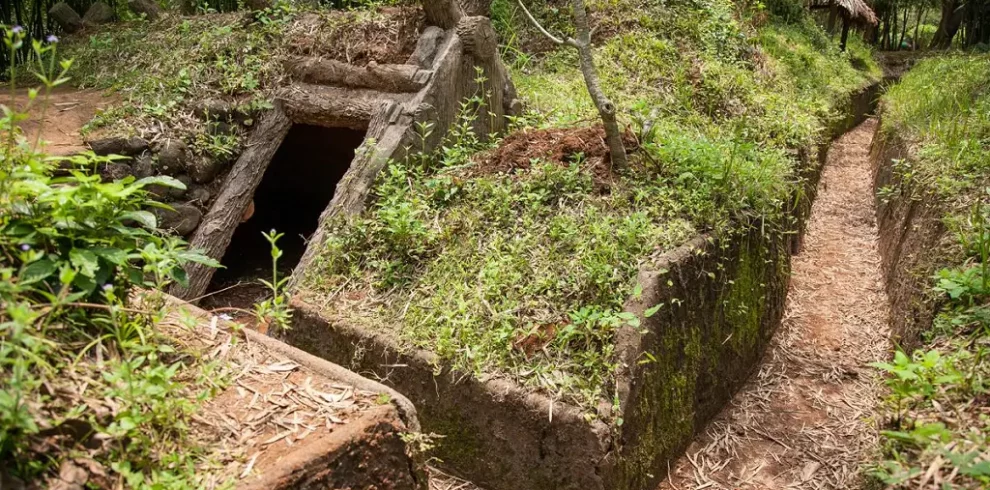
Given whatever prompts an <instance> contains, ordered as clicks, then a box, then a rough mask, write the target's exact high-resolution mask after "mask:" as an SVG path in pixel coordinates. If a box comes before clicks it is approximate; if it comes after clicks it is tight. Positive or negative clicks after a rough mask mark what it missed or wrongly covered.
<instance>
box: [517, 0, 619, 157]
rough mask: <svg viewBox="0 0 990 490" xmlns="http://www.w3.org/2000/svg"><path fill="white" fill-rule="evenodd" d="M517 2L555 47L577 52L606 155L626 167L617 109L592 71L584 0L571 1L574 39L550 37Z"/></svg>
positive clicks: (591, 55)
mask: <svg viewBox="0 0 990 490" xmlns="http://www.w3.org/2000/svg"><path fill="white" fill-rule="evenodd" d="M517 1H518V2H519V6H520V7H522V10H523V12H525V13H526V17H528V18H529V20H530V22H532V23H533V26H535V27H536V28H537V29H538V30H539V31H540V32H541V33H543V35H544V36H546V37H548V38H549V39H550V40H551V41H553V42H554V44H558V45H567V46H571V47H573V48H575V49H577V51H578V59H579V60H580V63H581V74H582V75H584V83H585V85H587V87H588V93H589V94H591V100H592V101H594V103H595V107H596V108H597V109H598V114H599V115H600V116H601V118H602V124H603V125H604V126H605V142H606V143H607V144H608V152H609V156H610V157H611V158H612V164H613V165H616V166H618V167H620V168H621V167H625V166H626V147H625V146H624V145H623V144H622V133H621V132H620V131H619V123H618V120H617V119H616V107H615V104H613V103H612V101H611V100H610V99H609V98H608V97H607V96H606V95H605V92H604V91H602V87H601V82H600V81H599V79H598V72H597V71H596V70H595V59H594V55H593V53H592V52H591V48H592V46H591V28H590V26H589V25H588V10H587V9H586V8H585V6H584V0H571V7H572V9H573V12H572V15H573V16H574V30H575V33H576V34H575V35H576V37H574V38H570V37H569V38H567V39H562V38H560V37H557V36H554V35H553V34H550V32H548V31H547V30H546V29H544V28H543V26H542V25H540V22H539V21H537V20H536V17H533V14H531V13H529V10H528V9H527V8H526V5H524V4H523V2H522V0H517Z"/></svg>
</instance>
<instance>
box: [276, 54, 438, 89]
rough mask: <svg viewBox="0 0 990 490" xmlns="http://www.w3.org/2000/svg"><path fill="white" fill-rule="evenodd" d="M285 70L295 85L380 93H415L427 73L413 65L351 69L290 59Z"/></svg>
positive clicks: (334, 62)
mask: <svg viewBox="0 0 990 490" xmlns="http://www.w3.org/2000/svg"><path fill="white" fill-rule="evenodd" d="M285 67H286V70H288V71H289V73H290V74H291V75H292V77H293V79H295V80H296V81H299V82H304V83H312V84H317V85H332V86H337V87H350V88H368V89H374V90H378V91H381V92H419V91H420V90H421V89H422V88H423V87H424V86H426V83H427V82H428V81H429V80H430V75H431V73H430V72H429V71H428V70H422V69H420V67H418V66H416V65H393V64H382V65H379V64H377V63H370V64H368V65H367V66H363V67H362V66H355V65H350V64H347V63H342V62H340V61H337V60H326V59H320V58H311V57H302V56H297V57H293V58H292V59H290V60H289V61H287V62H286V63H285Z"/></svg>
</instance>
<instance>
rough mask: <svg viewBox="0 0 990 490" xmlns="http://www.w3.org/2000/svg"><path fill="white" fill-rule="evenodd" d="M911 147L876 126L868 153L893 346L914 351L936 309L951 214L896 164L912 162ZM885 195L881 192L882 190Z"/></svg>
mask: <svg viewBox="0 0 990 490" xmlns="http://www.w3.org/2000/svg"><path fill="white" fill-rule="evenodd" d="M911 158H912V157H911V155H910V153H909V151H908V143H907V142H905V141H904V140H903V139H901V138H900V137H899V136H898V135H897V134H896V133H893V132H890V131H887V130H885V129H884V125H883V120H882V119H881V121H880V124H877V129H876V134H875V135H874V137H873V146H872V147H871V149H870V162H871V164H872V165H873V184H874V189H875V190H876V191H877V227H878V228H879V233H880V244H879V251H880V259H881V267H882V269H883V276H884V279H885V281H886V287H887V297H888V299H889V303H890V323H891V331H892V333H893V336H894V339H893V340H894V342H895V343H897V344H898V345H901V346H902V347H904V348H905V349H910V348H911V347H913V346H916V345H917V344H918V342H919V341H920V335H921V333H922V332H924V331H925V330H927V329H929V328H930V327H931V326H932V321H933V320H934V318H935V314H936V312H937V310H938V302H937V299H936V297H935V296H934V295H933V294H932V293H931V285H932V278H931V277H932V275H933V274H935V272H936V271H938V269H940V268H942V267H944V266H945V265H946V264H947V263H949V259H950V258H951V257H950V255H951V254H950V252H949V249H950V247H948V246H947V244H946V243H945V241H946V240H951V238H950V237H948V236H947V235H948V233H947V231H948V230H947V229H946V226H945V223H944V222H943V220H942V218H943V217H944V216H945V215H946V214H947V211H948V210H947V209H945V207H944V206H943V205H942V204H941V203H940V200H939V199H938V198H937V196H935V195H934V194H933V193H932V192H930V191H929V190H928V189H926V188H925V187H924V186H923V184H921V183H919V182H917V181H914V180H912V179H910V178H906V177H905V176H904V174H903V173H901V172H900V171H898V169H897V163H896V162H907V163H910V161H911ZM881 190H882V191H881Z"/></svg>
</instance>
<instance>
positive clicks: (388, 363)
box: [284, 88, 875, 490]
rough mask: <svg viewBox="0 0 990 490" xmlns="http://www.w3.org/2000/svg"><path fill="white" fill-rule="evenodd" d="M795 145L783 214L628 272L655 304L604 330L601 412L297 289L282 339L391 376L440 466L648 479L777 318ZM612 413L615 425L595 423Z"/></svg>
mask: <svg viewBox="0 0 990 490" xmlns="http://www.w3.org/2000/svg"><path fill="white" fill-rule="evenodd" d="M874 100H875V92H874V91H873V89H872V88H870V89H868V90H865V91H863V92H862V93H859V94H856V96H855V97H853V98H851V99H850V101H849V110H856V111H857V113H856V114H855V116H854V117H849V118H844V119H842V121H839V122H837V123H836V124H835V125H834V126H832V128H831V130H830V131H831V134H833V135H837V134H841V133H842V132H844V131H845V130H846V129H849V128H851V127H852V126H853V125H855V124H856V123H858V122H860V121H862V120H863V118H864V116H865V113H866V112H867V110H868V109H870V108H872V102H873V101H874ZM799 155H800V156H801V158H802V160H803V163H804V165H803V167H804V169H805V170H804V171H803V173H802V174H803V176H804V177H805V180H806V182H805V185H804V186H802V189H801V190H800V191H798V192H796V193H795V195H794V196H793V199H792V200H791V203H790V205H789V207H790V209H789V210H788V211H789V212H788V213H786V217H785V218H783V219H782V220H781V222H779V223H759V222H757V223H750V224H749V225H748V226H745V227H742V229H740V230H739V231H737V232H735V233H731V234H726V235H723V236H720V237H713V236H708V235H702V236H698V237H695V238H694V239H693V240H691V241H689V242H688V243H686V244H684V245H682V246H681V247H678V248H677V249H675V250H672V251H670V252H668V253H667V254H666V255H665V257H664V258H662V259H661V263H663V267H662V268H660V269H658V270H651V271H642V272H641V273H640V275H639V281H640V283H641V285H642V286H643V288H642V294H641V295H640V296H639V297H637V298H633V299H630V301H629V302H628V304H627V309H628V310H629V311H632V312H634V313H637V314H640V315H641V316H642V314H643V312H645V310H647V309H649V308H651V307H653V306H655V305H657V304H663V306H662V307H661V308H660V310H659V311H658V312H657V313H656V314H655V315H653V316H651V317H649V318H645V317H643V319H642V320H643V321H642V325H641V327H640V328H639V329H631V328H629V329H624V330H622V331H621V332H620V333H619V336H618V338H617V340H616V342H617V346H616V347H617V352H618V353H619V355H620V362H621V363H622V368H621V369H620V371H619V373H617V374H618V380H617V381H618V382H617V386H616V388H617V391H618V397H619V404H618V410H619V412H618V413H614V412H613V407H612V404H611V403H609V402H608V401H604V400H603V402H602V404H601V407H600V408H599V410H598V414H597V415H598V416H599V417H598V418H595V417H587V416H586V414H584V413H581V412H580V411H579V410H578V409H577V408H575V407H572V406H569V405H567V404H564V403H561V402H559V401H554V400H552V399H550V398H548V397H547V396H544V395H542V394H539V393H534V392H532V391H530V390H527V389H525V388H523V387H521V386H518V385H516V384H515V383H513V382H512V381H510V380H506V379H488V380H482V379H477V378H475V377H473V376H471V375H470V374H469V373H459V372H454V371H451V370H449V369H447V368H444V367H442V366H443V363H442V361H441V360H440V359H438V358H437V357H436V356H435V355H434V354H432V353H429V352H426V351H422V350H417V349H410V348H406V347H403V346H402V344H401V343H400V342H398V341H397V340H396V339H395V338H392V337H391V336H390V334H388V333H385V332H387V330H388V329H385V328H383V329H381V331H377V332H376V331H370V330H367V329H361V328H357V327H354V326H351V325H347V324H344V323H341V322H338V321H335V320H334V319H332V318H328V317H324V316H323V315H321V313H320V308H319V307H318V306H316V305H311V304H307V303H306V302H305V297H306V294H305V291H300V292H299V294H297V297H296V303H295V306H296V308H297V314H296V317H295V322H294V326H293V328H292V329H291V330H289V331H287V332H286V333H285V335H284V339H285V340H286V341H287V342H289V343H290V344H292V345H295V346H297V347H300V348H302V349H304V350H306V351H309V352H311V353H313V354H315V355H318V356H320V357H324V358H326V359H330V360H332V361H334V362H337V363H341V364H344V365H348V366H350V367H351V368H352V369H354V370H356V371H358V372H360V373H362V374H368V375H372V376H374V377H376V378H378V379H381V380H382V381H383V382H384V383H386V384H388V385H390V386H394V387H395V388H396V389H397V390H398V391H400V392H401V393H403V394H404V395H406V396H407V397H408V398H409V399H411V400H412V401H413V403H414V404H416V406H417V409H418V411H419V414H420V420H421V422H422V425H423V429H424V431H426V432H435V433H438V434H441V435H443V436H445V437H444V438H443V439H440V440H439V449H438V451H437V457H439V458H440V459H441V460H442V461H443V462H442V463H441V465H442V466H443V467H445V468H448V469H450V470H452V471H453V472H454V473H457V474H459V475H461V476H464V477H466V478H468V479H470V480H472V481H474V482H475V483H477V484H479V485H482V486H484V487H487V488H491V489H494V490H515V489H534V490H535V489H547V490H550V489H581V490H595V489H630V490H632V489H636V490H639V489H650V490H652V489H653V488H655V487H656V484H657V483H658V481H659V480H660V479H661V478H662V477H663V475H664V474H665V473H666V469H667V462H668V461H669V460H670V459H672V458H675V457H677V456H678V455H679V454H680V453H681V451H683V449H684V447H686V446H687V444H688V443H690V441H691V440H692V438H693V437H694V435H695V434H696V433H697V432H698V431H699V430H701V429H702V428H704V426H705V424H706V423H707V422H708V421H709V420H710V419H711V418H712V417H714V416H715V415H716V414H717V413H718V411H719V410H721V408H722V407H723V406H724V405H725V404H726V403H727V402H728V400H729V399H730V398H731V397H732V395H733V394H734V393H735V391H736V390H738V388H739V387H741V386H742V385H743V383H744V382H745V381H746V379H747V378H748V377H749V375H750V374H751V373H752V372H753V370H754V369H755V368H756V366H757V365H758V364H759V360H760V358H761V356H762V355H763V352H764V350H765V347H766V346H767V344H768V343H769V340H770V338H771V336H772V335H773V332H774V331H775V330H776V327H777V325H779V323H780V319H781V317H782V315H783V307H784V300H785V297H786V293H787V284H788V277H789V273H790V253H791V250H792V249H794V248H796V247H797V241H798V238H797V237H799V236H800V232H801V230H802V229H803V226H804V221H805V219H806V217H807V216H808V213H809V212H810V208H811V206H810V201H811V199H812V198H813V196H814V190H815V187H816V186H817V182H818V178H819V176H820V174H821V166H822V164H823V162H824V156H825V151H824V148H809V149H805V150H804V151H801V152H799ZM644 330H645V331H646V333H643V331H644ZM647 354H649V355H647ZM650 356H652V358H651V357H650ZM653 359H655V360H653ZM438 366H440V367H438ZM618 419H621V420H622V423H621V424H620V423H614V424H612V423H606V422H603V420H609V421H611V420H616V421H618Z"/></svg>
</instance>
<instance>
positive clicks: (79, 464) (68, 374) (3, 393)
mask: <svg viewBox="0 0 990 490" xmlns="http://www.w3.org/2000/svg"><path fill="white" fill-rule="evenodd" d="M4 33H5V36H6V37H5V38H4V41H5V43H6V46H7V47H8V49H9V51H15V50H17V49H18V48H19V45H20V43H22V42H24V35H23V31H16V30H10V29H7V30H5V31H4ZM32 44H33V47H32V49H33V51H34V52H35V59H36V60H39V61H40V63H38V64H35V65H31V66H23V67H20V68H21V69H25V70H30V71H33V72H34V73H36V75H37V76H39V78H40V79H41V82H42V88H41V90H40V92H39V91H37V90H35V89H32V98H31V99H32V102H31V104H30V106H28V107H15V105H14V104H13V103H12V102H11V103H9V104H5V105H4V114H3V117H2V118H0V134H2V135H3V141H2V144H0V373H2V379H3V382H2V390H0V460H2V461H3V462H4V464H3V467H2V468H0V469H2V472H3V474H2V477H3V481H4V485H5V486H6V485H8V484H10V485H11V486H13V487H15V488H16V486H17V482H18V481H19V480H20V481H21V482H22V483H23V482H28V483H31V482H34V483H37V484H41V485H42V486H45V487H47V486H48V485H51V484H53V481H54V479H55V478H61V479H62V480H66V483H72V482H73V481H74V482H75V483H76V484H80V485H81V484H82V483H80V481H81V482H83V483H85V482H86V481H87V480H88V482H89V485H93V486H96V487H100V488H110V487H115V488H122V487H125V486H126V487H128V488H213V487H216V486H223V482H224V481H225V480H226V479H225V477H218V476H217V475H218V474H222V472H223V468H224V466H225V465H224V460H223V458H217V459H215V458H216V454H215V453H212V452H211V451H209V450H208V446H209V441H208V440H204V439H203V438H202V437H199V436H197V435H196V434H195V431H193V430H192V425H193V417H194V413H195V411H196V407H197V403H199V402H201V401H203V400H205V399H208V398H210V397H211V396H212V395H214V394H215V393H217V392H218V390H220V389H221V388H222V387H223V385H224V383H225V379H227V376H228V374H229V373H227V371H226V368H225V365H224V363H222V362H219V361H215V360H211V359H210V358H209V357H208V356H206V357H200V356H199V355H198V354H196V353H192V352H189V351H187V350H185V349H184V348H183V347H182V346H181V345H177V344H175V343H174V342H172V341H170V340H169V339H168V338H165V337H164V336H163V335H161V334H160V333H159V330H158V326H157V325H158V322H160V321H161V319H162V317H163V315H164V313H165V310H164V308H163V304H160V303H159V302H157V301H154V300H152V299H150V298H146V299H145V300H144V301H140V302H138V301H135V299H134V296H133V293H134V292H135V291H136V290H137V289H150V290H154V289H160V288H162V287H164V286H165V285H167V284H168V283H170V282H173V281H179V282H182V281H184V280H185V277H184V272H183V265H184V264H186V263H188V262H190V261H196V262H203V263H207V264H211V265H216V264H215V262H213V261H212V260H210V259H207V258H206V257H203V256H201V255H199V254H196V253H193V252H190V251H187V250H185V248H184V244H183V242H182V241H180V240H178V239H176V238H174V237H169V236H163V235H160V234H159V233H158V232H157V231H156V230H155V217H154V214H152V213H151V212H149V211H148V209H149V207H155V206H160V205H159V204H157V203H156V202H155V201H153V200H152V199H151V198H150V197H149V194H148V192H147V191H146V190H145V188H146V187H147V186H150V185H164V186H181V185H182V184H181V183H180V182H178V181H176V180H174V179H172V178H169V177H151V178H145V179H141V180H136V179H135V178H134V177H128V178H126V179H123V180H119V181H115V182H103V181H102V180H101V178H100V176H99V175H98V173H97V172H95V168H96V167H97V166H98V165H101V164H105V163H107V162H108V161H110V160H112V159H113V158H112V157H97V156H95V155H93V154H92V153H86V154H82V155H78V156H74V157H71V158H68V159H64V158H60V159H53V158H49V157H47V156H46V155H44V154H43V153H40V152H39V151H38V149H39V148H40V143H39V141H38V140H37V139H33V138H32V139H27V138H26V137H25V136H24V135H22V134H21V133H20V132H19V130H18V127H17V123H18V122H19V121H21V120H24V119H25V118H26V117H27V114H28V112H30V111H42V112H44V111H46V110H53V109H51V108H49V107H47V103H46V94H47V93H48V92H49V91H50V90H51V89H52V88H54V87H55V86H57V85H60V84H63V83H65V82H66V80H67V70H68V68H69V66H70V65H71V63H70V62H68V61H62V62H59V61H58V58H57V53H56V49H55V47H56V45H55V44H54V43H49V44H41V43H38V42H34V43H32ZM13 78H14V79H17V77H13ZM9 90H10V93H11V100H13V96H14V94H16V91H17V90H18V88H17V87H16V86H15V85H11V86H10V87H9ZM193 323H195V322H193ZM228 456H229V455H228ZM80 474H82V475H86V476H85V477H81V478H82V480H76V479H74V478H77V477H79V475H80ZM45 482H47V483H45Z"/></svg>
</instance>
